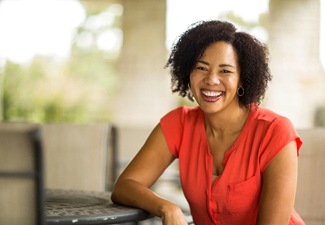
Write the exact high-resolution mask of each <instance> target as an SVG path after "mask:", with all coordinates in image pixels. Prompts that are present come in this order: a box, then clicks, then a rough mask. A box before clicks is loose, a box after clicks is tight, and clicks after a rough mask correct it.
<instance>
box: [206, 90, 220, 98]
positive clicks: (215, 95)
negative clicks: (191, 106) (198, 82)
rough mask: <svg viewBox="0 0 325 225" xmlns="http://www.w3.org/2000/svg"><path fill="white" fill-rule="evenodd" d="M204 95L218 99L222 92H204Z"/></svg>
mask: <svg viewBox="0 0 325 225" xmlns="http://www.w3.org/2000/svg"><path fill="white" fill-rule="evenodd" d="M202 93H203V94H204V95H206V96H208V97H217V96H220V95H221V94H222V92H221V91H218V92H214V91H202Z"/></svg>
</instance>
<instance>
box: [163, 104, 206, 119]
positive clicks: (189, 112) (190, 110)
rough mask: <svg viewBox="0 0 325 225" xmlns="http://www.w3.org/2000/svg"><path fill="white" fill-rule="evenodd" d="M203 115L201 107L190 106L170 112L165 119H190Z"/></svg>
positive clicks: (180, 107)
mask: <svg viewBox="0 0 325 225" xmlns="http://www.w3.org/2000/svg"><path fill="white" fill-rule="evenodd" d="M201 113H202V110H201V109H200V107H198V106H196V107H190V106H179V107H177V108H175V109H172V110H171V111H169V112H168V113H167V114H166V115H165V116H164V117H182V118H186V117H190V116H194V117H195V116H198V115H200V114H201Z"/></svg>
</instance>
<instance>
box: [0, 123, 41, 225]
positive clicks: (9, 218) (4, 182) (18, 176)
mask: <svg viewBox="0 0 325 225" xmlns="http://www.w3.org/2000/svg"><path fill="white" fill-rule="evenodd" d="M43 189H44V188H43V165H42V148H41V144H40V141H39V131H38V129H37V128H31V127H28V128H27V127H20V126H19V127H17V126H14V127H12V126H6V125H2V124H0V224H5V225H17V224H24V225H42V224H44V191H43Z"/></svg>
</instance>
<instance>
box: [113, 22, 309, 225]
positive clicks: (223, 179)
mask: <svg viewBox="0 0 325 225" xmlns="http://www.w3.org/2000/svg"><path fill="white" fill-rule="evenodd" d="M166 66H167V67H170V70H171V75H172V84H173V86H172V91H173V92H178V93H179V94H180V95H181V96H183V97H185V96H188V97H189V98H190V99H195V100H196V102H197V103H198V107H193V108H192V107H179V108H177V109H175V110H173V111H171V112H169V113H168V114H167V115H165V116H164V117H163V118H162V119H161V121H160V123H159V124H158V125H157V126H156V127H155V128H154V130H153V131H152V133H151V134H150V136H149V138H148V139H147V141H146V143H145V144H144V146H143V147H142V148H141V150H140V151H139V153H138V154H137V155H136V157H135V158H134V159H133V160H132V162H131V163H130V164H129V165H128V167H127V168H126V169H125V171H124V172H123V173H122V174H121V176H120V177H119V179H118V180H117V182H116V185H115V188H114V191H113V193H112V200H113V201H114V202H116V203H119V204H124V205H129V206H134V207H139V208H142V209H144V210H146V211H148V212H150V213H151V214H153V215H156V216H159V217H161V219H162V221H163V224H164V225H180V224H182V225H183V224H187V223H186V220H185V218H184V216H183V214H182V211H181V209H180V208H179V207H178V206H177V205H175V204H173V203H172V202H170V201H168V200H166V199H163V198H161V197H159V196H157V195H156V194H155V193H153V192H152V191H151V190H150V189H149V188H150V187H151V186H152V185H153V184H154V183H155V181H156V180H157V179H158V178H159V176H160V175H161V174H162V173H163V172H164V170H165V169H166V168H167V167H168V166H169V165H170V164H171V163H172V162H173V160H174V159H175V158H178V159H179V167H180V179H181V184H182V188H183V191H184V194H185V197H186V199H187V200H188V203H189V206H190V209H191V213H192V217H193V220H194V223H195V224H196V225H210V224H211V225H212V224H225V225H237V224H238V225H251V224H252V225H253V224H254V225H255V224H258V225H262V224H274V225H287V224H304V222H303V221H302V219H301V218H300V217H299V215H298V214H297V213H296V212H295V210H294V209H293V206H294V199H295V192H296V182H297V158H298V157H297V156H298V155H299V148H300V146H301V144H302V141H301V140H300V138H299V137H298V135H297V133H296V131H295V129H294V127H293V125H292V123H291V122H290V121H289V120H288V119H287V118H285V117H283V116H280V115H278V114H276V113H274V112H272V111H270V110H268V109H265V108H262V107H259V104H260V102H261V100H262V99H263V97H264V94H265V91H266V88H267V84H268V82H269V81H270V80H271V75H270V73H269V66H268V50H267V47H266V46H265V45H263V44H262V43H260V42H259V41H258V40H257V39H255V38H254V37H252V36H251V35H249V34H247V33H244V32H237V31H236V28H235V27H234V26H233V25H232V24H231V23H228V22H223V21H203V22H199V23H196V24H194V25H193V26H192V27H190V28H189V29H188V30H187V31H186V32H185V33H183V34H182V35H181V36H180V38H179V39H178V41H177V42H176V43H175V44H174V46H173V49H172V52H171V55H170V57H169V60H168V62H167V65H166Z"/></svg>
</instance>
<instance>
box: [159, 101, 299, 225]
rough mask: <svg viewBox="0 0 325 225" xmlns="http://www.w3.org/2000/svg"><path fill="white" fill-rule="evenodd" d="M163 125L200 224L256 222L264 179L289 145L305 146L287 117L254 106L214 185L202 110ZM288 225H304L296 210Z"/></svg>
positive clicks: (182, 111) (168, 118) (183, 110)
mask: <svg viewBox="0 0 325 225" xmlns="http://www.w3.org/2000/svg"><path fill="white" fill-rule="evenodd" d="M160 125H161V127H162V130H163V132H164V135H165V138H166V140H167V144H168V146H169V148H170V150H171V152H172V153H173V155H174V156H175V157H177V158H179V167H180V179H181V183H182V187H183V191H184V194H185V197H186V198H187V200H188V202H189V205H190V208H191V213H192V217H193V219H194V223H195V224H196V225H209V224H211V225H212V224H213V225H214V224H220V225H223V224H225V225H237V224H238V225H242V224H245V225H250V224H252V225H253V224H255V223H256V217H257V211H258V202H259V195H260V192H261V187H262V174H263V171H264V169H265V168H266V167H267V165H268V164H269V163H270V162H271V161H272V159H273V158H274V157H275V156H276V155H277V154H278V153H279V152H280V150H281V149H282V148H283V147H285V146H286V145H287V144H288V143H289V142H290V141H292V140H296V143H297V148H298V151H297V155H299V149H300V146H301V144H302V142H301V140H300V138H299V137H298V135H297V133H296V131H295V129H294V127H293V125H292V123H291V122H290V121H289V120H288V119H287V118H285V117H282V116H279V115H277V114H275V113H274V112H272V111H270V110H267V109H264V108H261V107H257V106H255V105H253V106H252V107H251V109H250V114H249V116H248V119H247V121H246V124H245V126H244V128H243V130H242V132H241V134H240V135H239V137H238V138H237V140H236V141H235V143H234V144H233V146H232V147H231V148H230V149H229V150H228V151H227V152H226V153H225V156H224V160H223V164H224V171H223V173H222V175H221V176H219V177H217V178H216V180H215V181H214V182H213V183H212V163H213V162H212V155H211V154H210V150H209V147H208V141H207V138H206V133H205V127H204V114H203V112H202V110H201V109H200V108H199V107H195V108H190V107H180V108H177V109H175V110H173V111H171V112H170V113H168V114H167V115H165V116H164V117H163V118H162V119H161V121H160ZM289 224H304V222H303V221H302V220H301V218H300V217H299V215H298V214H297V213H296V212H295V211H293V213H292V216H291V219H290V223H289Z"/></svg>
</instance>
